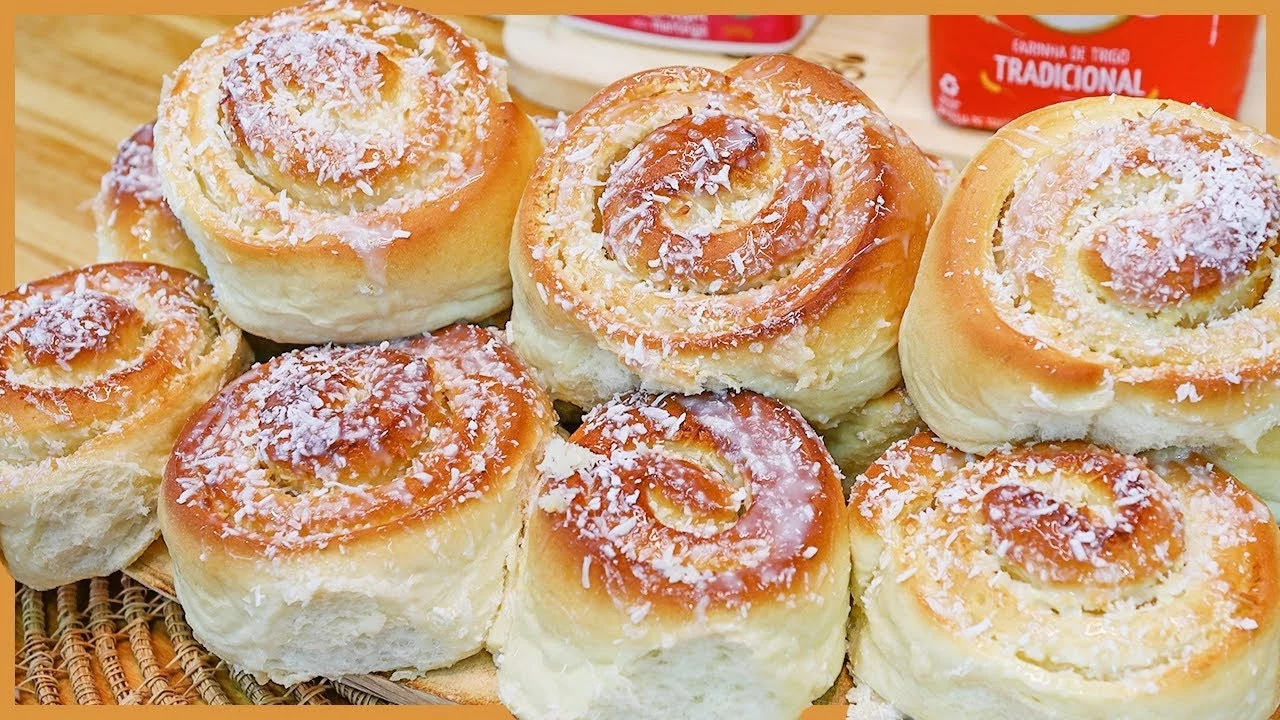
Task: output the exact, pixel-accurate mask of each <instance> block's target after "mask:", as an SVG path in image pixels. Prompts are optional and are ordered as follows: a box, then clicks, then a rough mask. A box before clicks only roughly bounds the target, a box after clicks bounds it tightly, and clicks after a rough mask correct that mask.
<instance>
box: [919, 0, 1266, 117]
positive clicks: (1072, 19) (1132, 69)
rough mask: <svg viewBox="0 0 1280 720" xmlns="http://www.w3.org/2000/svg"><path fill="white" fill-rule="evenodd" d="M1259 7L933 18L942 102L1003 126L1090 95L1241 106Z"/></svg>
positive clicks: (959, 113)
mask: <svg viewBox="0 0 1280 720" xmlns="http://www.w3.org/2000/svg"><path fill="white" fill-rule="evenodd" d="M1257 27H1258V18H1257V16H1255V15H942V16H933V17H931V18H929V52H930V65H931V66H932V75H933V90H932V94H933V107H934V110H935V111H936V112H937V113H938V115H939V116H941V117H942V119H943V120H946V121H948V122H950V123H953V124H955V125H964V126H968V127H979V128H988V129H994V128H998V127H1000V126H1001V125H1004V124H1005V123H1007V122H1009V121H1010V120H1012V119H1013V118H1016V117H1018V116H1020V115H1023V114H1025V113H1027V112H1030V111H1031V110H1034V109H1036V108H1040V107H1044V106H1046V105H1052V104H1054V103H1057V102H1062V101H1064V100H1071V99H1074V98H1079V97H1086V96H1091V95H1111V94H1116V95H1132V96H1135V97H1161V98H1169V99H1172V100H1179V101H1182V102H1186V103H1193V102H1194V103H1199V104H1200V105H1205V106H1208V107H1211V108H1213V109H1214V110H1217V111H1218V112H1220V113H1223V114H1225V115H1232V116H1234V115H1235V114H1236V113H1237V112H1238V111H1239V109H1240V100H1241V97H1242V96H1243V94H1244V87H1245V82H1246V80H1247V78H1248V73H1249V61H1250V58H1251V57H1252V54H1253V46H1254V34H1255V32H1256V31H1257Z"/></svg>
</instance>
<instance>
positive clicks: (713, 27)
mask: <svg viewBox="0 0 1280 720" xmlns="http://www.w3.org/2000/svg"><path fill="white" fill-rule="evenodd" d="M574 17H577V18H581V19H583V20H589V21H591V22H595V23H600V24H602V25H609V26H612V27H617V28H623V29H626V30H634V31H636V32H643V33H649V34H651V35H660V36H662V37H667V38H680V39H686V40H708V41H712V42H722V43H723V42H731V43H732V42H739V43H784V42H787V41H788V40H793V39H795V38H796V37H797V36H799V35H800V33H801V32H803V30H804V16H802V15H575V16H574Z"/></svg>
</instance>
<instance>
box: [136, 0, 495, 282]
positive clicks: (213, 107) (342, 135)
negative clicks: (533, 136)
mask: <svg viewBox="0 0 1280 720" xmlns="http://www.w3.org/2000/svg"><path fill="white" fill-rule="evenodd" d="M504 73H505V70H504V66H503V65H502V64H501V63H500V62H498V61H497V60H495V59H494V58H491V57H489V56H488V54H487V53H486V52H485V51H484V50H483V49H482V47H481V46H480V45H479V44H478V43H476V42H475V41H472V40H470V39H468V38H467V37H466V36H465V35H463V34H462V33H461V32H460V31H458V30H457V29H456V28H455V27H453V26H451V25H449V24H448V23H445V22H443V21H440V20H437V19H435V18H432V17H430V16H428V15H426V14H423V13H420V12H418V11H415V10H410V9H407V8H401V7H397V6H393V5H389V4H374V5H371V6H367V5H365V4H363V3H355V2H347V1H345V0H330V1H328V2H312V3H308V4H305V5H303V6H300V7H298V8H289V9H285V10H282V11H280V12H277V13H276V14H274V15H271V16H269V17H265V18H256V19H253V20H250V21H247V22H246V23H243V24H241V25H239V26H237V27H236V28H233V29H232V30H230V31H228V32H227V33H224V34H223V35H220V36H217V37H215V38H212V39H210V40H209V41H207V42H206V43H205V44H204V45H203V46H202V47H201V48H200V49H199V50H197V51H196V52H195V53H194V54H193V55H192V56H191V57H190V58H189V59H188V60H187V61H186V62H184V63H183V65H182V66H181V67H180V68H179V70H178V72H177V74H176V76H175V78H174V80H173V81H171V82H170V83H169V84H168V87H169V88H171V89H170V90H169V91H166V94H165V97H164V98H163V99H162V101H161V107H160V120H159V121H158V122H159V123H160V124H161V125H164V126H166V127H167V128H168V130H169V132H168V135H167V137H169V138H171V142H170V143H169V144H168V146H167V147H166V155H167V156H168V157H170V158H171V160H172V161H171V162H170V166H171V167H172V170H173V172H174V173H175V174H176V175H177V176H178V177H177V181H178V182H179V183H180V184H182V185H183V186H184V187H189V188H191V190H192V192H193V193H197V192H198V193H200V194H203V195H204V196H205V197H204V200H203V201H207V203H208V204H209V205H210V207H209V213H208V214H209V217H210V218H211V221H217V222H218V223H221V224H222V225H224V226H226V229H225V232H227V233H228V234H231V235H234V236H236V237H243V238H245V239H246V241H248V242H255V243H261V244H277V243H288V244H298V243H310V242H338V243H345V244H347V245H348V246H350V247H351V248H353V249H354V250H355V251H356V252H357V254H359V255H360V256H361V257H362V258H364V259H365V260H366V264H367V266H368V268H369V275H370V279H371V280H373V282H374V285H375V286H377V287H380V285H381V283H382V277H381V276H382V272H383V270H384V267H385V255H386V253H387V249H388V247H390V246H391V245H392V244H394V243H396V242H397V241H398V240H400V239H401V238H406V237H410V236H411V233H410V232H409V231H408V230H406V229H404V227H403V226H402V221H401V217H402V215H403V214H404V213H406V212H410V211H416V210H419V209H421V208H423V207H426V206H430V205H432V204H434V203H440V204H442V206H443V207H451V206H456V198H454V197H453V196H454V195H455V194H456V193H457V192H458V191H460V190H461V189H462V188H464V187H466V186H467V185H469V184H471V183H472V182H474V181H475V180H476V179H477V178H479V177H481V176H482V175H483V174H484V173H485V172H487V171H488V170H487V168H488V167H490V166H491V165H492V163H491V162H489V161H488V160H486V158H488V157H489V156H490V155H492V153H494V152H495V149H494V148H492V147H490V145H491V144H492V143H491V141H490V138H491V137H493V136H494V133H497V132H507V131H506V130H503V129H502V128H500V127H497V126H496V121H495V119H494V115H495V113H497V112H498V110H499V108H500V107H501V106H503V105H504V104H506V103H509V102H510V96H509V94H508V93H507V91H506V85H505V75H504ZM206 97H217V98H219V102H218V103H216V104H211V103H205V102H201V98H206ZM203 201H202V202H203ZM377 287H375V288H374V290H375V291H376V290H377Z"/></svg>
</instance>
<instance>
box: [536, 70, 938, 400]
mask: <svg viewBox="0 0 1280 720" xmlns="http://www.w3.org/2000/svg"><path fill="white" fill-rule="evenodd" d="M939 202H940V190H939V187H938V181H937V179H936V176H935V174H934V171H933V168H932V167H931V166H930V164H929V163H928V161H927V160H926V158H925V156H924V155H923V154H922V153H921V152H920V150H919V149H918V148H916V146H915V145H914V144H912V143H911V141H910V140H909V139H907V138H906V136H905V135H904V134H903V133H902V132H901V130H899V129H898V128H897V127H895V126H894V125H892V124H891V123H890V122H889V121H888V120H887V119H886V118H885V117H884V116H883V115H882V114H881V113H880V111H879V109H878V108H876V106H875V105H874V104H873V103H872V102H871V101H870V100H869V99H868V98H867V97H866V96H865V95H864V94H863V93H862V92H861V91H859V90H858V89H857V88H855V87H854V86H853V85H851V84H850V83H849V82H848V81H846V80H845V79H844V78H842V77H841V76H840V75H838V74H836V73H835V72H833V71H831V70H828V69H826V68H822V67H820V66H817V65H814V64H811V63H808V62H806V61H803V60H799V59H796V58H793V57H784V56H768V57H760V58H753V59H750V60H744V61H743V62H741V63H739V64H738V65H736V66H734V67H733V68H731V69H729V70H728V71H727V72H725V73H723V74H722V73H719V72H715V71H712V70H707V69H703V68H696V67H673V68H662V69H658V70H650V71H646V72H642V73H640V74H637V75H634V76H632V77H629V78H626V79H624V80H621V81H619V82H617V83H614V84H613V85H611V86H609V87H608V88H605V89H604V90H602V91H601V92H600V93H598V94H597V95H596V96H595V97H594V98H593V99H592V100H591V102H589V103H588V104H587V105H586V106H585V107H584V108H582V109H581V110H579V111H578V112H577V113H575V114H574V115H573V116H572V117H570V118H569V120H568V121H567V123H566V126H565V130H564V133H563V137H562V138H561V139H560V140H558V141H557V142H556V144H555V145H554V146H553V147H552V148H551V149H550V150H549V151H548V152H547V153H545V154H544V155H543V156H542V158H541V160H540V161H539V163H538V166H537V169H536V171H535V173H534V175H533V178H532V179H531V180H530V183H529V186H528V187H527V189H526V190H525V194H524V198H523V201H522V205H521V210H520V214H519V217H518V218H517V224H516V229H515V234H514V240H513V246H512V250H511V268H512V274H513V276H514V281H515V289H514V305H513V308H512V316H511V328H512V333H513V342H514V344H515V345H516V347H517V348H518V349H519V350H520V351H521V353H522V354H523V355H524V356H525V357H527V358H529V360H530V362H531V363H533V364H534V366H535V367H536V368H537V369H538V371H539V373H540V376H541V377H543V378H544V380H545V382H547V384H548V386H549V389H550V391H551V393H552V394H553V395H554V396H555V397H556V398H558V399H561V400H566V401H568V402H571V403H574V404H577V405H579V406H582V407H591V406H594V405H595V404H596V403H599V402H601V401H603V400H605V399H607V398H609V397H611V396H612V395H614V394H615V393H619V392H624V391H627V390H631V389H635V388H638V387H643V388H645V389H650V390H661V391H677V392H685V393H693V392H698V391H701V390H707V389H712V390H717V389H725V388H747V389H751V390H755V391H758V392H761V393H764V394H766V395H769V396H772V397H775V398H777V399H780V400H782V401H784V402H786V403H788V404H790V405H792V406H793V407H795V408H796V409H797V410H799V411H800V412H801V413H802V414H803V415H804V416H805V417H806V418H807V419H809V420H810V421H812V422H815V423H818V424H821V425H831V424H835V423H837V422H839V420H840V418H841V416H842V415H844V414H845V413H847V412H849V411H851V410H853V409H854V408H857V407H859V406H861V405H862V404H863V403H865V402H867V401H869V400H872V399H874V398H877V397H879V396H881V395H883V394H884V393H886V392H888V391H890V390H892V389H893V387H894V386H895V385H896V384H897V383H898V380H899V377H900V375H899V368H898V358H897V352H896V343H897V331H898V321H899V319H900V317H901V314H902V311H903V309H904V308H905V307H906V303H907V297H908V295H909V294H910V292H911V286H912V282H913V280H914V278H915V273H916V268H917V265H918V262H919V257H920V252H921V249H922V248H923V243H924V239H925V235H926V233H927V231H928V227H929V223H930V222H931V221H932V219H933V217H934V215H935V214H936V211H937V208H938V205H939Z"/></svg>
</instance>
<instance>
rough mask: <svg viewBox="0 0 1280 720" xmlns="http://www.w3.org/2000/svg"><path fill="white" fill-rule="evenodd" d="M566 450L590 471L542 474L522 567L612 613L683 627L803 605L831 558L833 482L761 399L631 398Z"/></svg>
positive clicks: (588, 421)
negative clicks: (759, 605)
mask: <svg viewBox="0 0 1280 720" xmlns="http://www.w3.org/2000/svg"><path fill="white" fill-rule="evenodd" d="M569 443H570V444H571V445H572V446H574V447H573V453H574V454H575V455H584V456H585V457H586V458H589V460H588V461H585V462H584V463H583V464H582V465H581V466H577V467H574V466H569V467H563V466H562V463H560V462H557V461H555V460H548V461H547V462H546V463H544V468H543V472H544V477H543V483H542V485H541V487H540V489H539V491H538V500H537V508H535V509H533V510H532V511H531V512H532V515H531V517H530V520H529V522H528V526H527V529H526V533H527V537H528V538H529V542H530V543H532V545H531V547H534V548H537V550H536V552H537V555H538V557H537V558H535V559H531V560H530V562H535V563H538V564H539V565H542V566H548V565H555V566H559V567H562V568H564V569H565V570H566V577H567V578H568V579H567V580H566V582H567V583H568V586H569V587H573V588H581V589H582V591H583V592H590V593H594V594H600V591H599V590H598V589H600V588H603V594H604V595H607V597H608V598H609V602H611V603H613V604H614V605H617V606H628V607H630V606H642V605H645V604H651V605H652V606H653V610H654V611H655V612H657V613H659V614H662V615H670V614H674V615H687V614H689V613H691V612H694V610H695V608H699V609H700V610H698V612H706V611H713V612H714V611H718V610H723V609H730V610H732V609H737V608H747V607H750V605H751V604H752V603H753V602H760V601H771V600H776V599H778V598H782V597H786V596H798V597H805V596H806V594H807V593H810V592H813V591H814V590H813V587H810V585H814V586H815V587H816V585H818V584H821V582H822V581H821V580H820V578H824V577H825V572H824V570H823V568H824V567H826V566H827V565H828V564H829V563H830V562H831V561H832V559H831V552H832V550H831V548H833V547H840V546H841V540H840V538H839V534H840V533H841V532H842V531H843V528H845V527H846V526H845V521H844V509H843V494H842V492H841V488H840V476H839V471H838V470H837V469H836V468H835V465H834V463H833V462H832V461H831V457H830V456H829V455H828V454H827V452H826V449H825V447H824V446H823V444H822V441H821V440H820V439H819V438H818V437H817V435H816V434H815V433H814V432H813V430H812V429H810V428H809V427H808V425H807V424H806V423H805V422H804V420H803V419H802V418H801V417H799V415H797V414H796V413H795V412H794V411H793V410H791V409H789V408H787V407H786V406H784V405H782V404H781V403H778V402H776V401H774V400H770V399H768V398H766V397H764V396H762V395H758V394H756V393H752V392H741V393H734V394H730V395H728V396H720V395H714V394H704V395H699V396H691V397H682V396H675V395H651V394H646V393H634V394H631V395H629V396H625V397H622V398H618V399H617V400H615V401H614V402H612V403H610V404H608V405H605V406H602V407H600V408H597V409H596V410H595V411H593V412H592V413H590V414H589V415H588V416H587V417H586V418H585V419H584V421H583V424H582V425H581V426H580V427H579V428H578V429H577V430H576V431H575V432H574V433H573V435H572V436H570V438H569ZM569 580H571V581H572V582H569ZM593 588H594V589H593Z"/></svg>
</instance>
